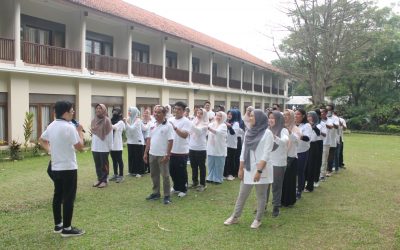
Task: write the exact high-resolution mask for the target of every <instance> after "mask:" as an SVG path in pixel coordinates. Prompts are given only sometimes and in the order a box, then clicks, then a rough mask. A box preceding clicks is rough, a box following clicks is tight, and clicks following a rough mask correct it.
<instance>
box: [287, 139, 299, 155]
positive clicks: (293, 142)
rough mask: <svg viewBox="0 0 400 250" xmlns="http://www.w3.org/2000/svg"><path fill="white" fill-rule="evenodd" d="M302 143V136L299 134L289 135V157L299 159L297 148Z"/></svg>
mask: <svg viewBox="0 0 400 250" xmlns="http://www.w3.org/2000/svg"><path fill="white" fill-rule="evenodd" d="M299 142H300V135H299V134H297V133H291V134H290V135H289V145H288V151H287V154H288V157H292V158H297V147H298V145H299Z"/></svg>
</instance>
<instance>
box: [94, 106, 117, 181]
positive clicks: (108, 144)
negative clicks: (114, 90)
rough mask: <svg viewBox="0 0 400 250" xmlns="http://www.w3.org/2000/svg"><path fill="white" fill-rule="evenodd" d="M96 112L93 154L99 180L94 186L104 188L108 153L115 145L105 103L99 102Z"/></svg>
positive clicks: (106, 178)
mask: <svg viewBox="0 0 400 250" xmlns="http://www.w3.org/2000/svg"><path fill="white" fill-rule="evenodd" d="M95 112H96V114H95V117H94V119H93V120H92V123H91V131H92V154H93V159H94V164H95V166H96V174H97V181H96V182H95V183H94V184H93V187H98V188H104V187H106V186H107V183H108V173H109V161H108V154H109V153H110V151H111V149H112V146H113V133H112V124H111V120H110V118H108V116H107V108H106V106H105V105H104V104H97V105H96V109H95Z"/></svg>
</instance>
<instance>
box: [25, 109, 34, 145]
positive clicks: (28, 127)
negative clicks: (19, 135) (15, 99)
mask: <svg viewBox="0 0 400 250" xmlns="http://www.w3.org/2000/svg"><path fill="white" fill-rule="evenodd" d="M23 127H24V139H25V142H24V147H25V149H26V148H27V147H28V143H29V140H30V138H31V135H32V133H33V113H30V112H25V120H24V125H23Z"/></svg>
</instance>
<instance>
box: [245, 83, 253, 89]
mask: <svg viewBox="0 0 400 250" xmlns="http://www.w3.org/2000/svg"><path fill="white" fill-rule="evenodd" d="M251 85H252V84H251V82H243V89H244V90H250V91H252V90H253V88H252V86H251Z"/></svg>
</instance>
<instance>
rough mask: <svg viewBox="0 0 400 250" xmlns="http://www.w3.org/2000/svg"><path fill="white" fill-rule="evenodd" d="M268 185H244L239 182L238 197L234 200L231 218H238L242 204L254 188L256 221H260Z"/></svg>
mask: <svg viewBox="0 0 400 250" xmlns="http://www.w3.org/2000/svg"><path fill="white" fill-rule="evenodd" d="M269 185H270V184H254V185H253V184H244V183H243V181H241V182H240V190H239V196H238V198H237V200H236V205H235V209H234V210H233V214H232V217H235V218H239V217H240V215H241V214H242V211H243V207H244V204H245V203H246V200H247V198H248V197H249V195H250V192H251V190H252V189H253V186H255V188H256V196H257V203H258V205H257V214H256V218H255V219H256V220H258V221H261V218H262V217H263V215H264V207H265V203H266V201H267V190H268V186H269Z"/></svg>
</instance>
